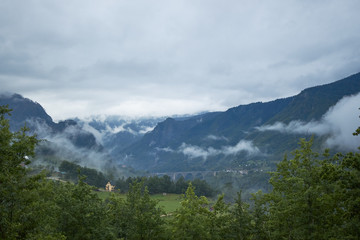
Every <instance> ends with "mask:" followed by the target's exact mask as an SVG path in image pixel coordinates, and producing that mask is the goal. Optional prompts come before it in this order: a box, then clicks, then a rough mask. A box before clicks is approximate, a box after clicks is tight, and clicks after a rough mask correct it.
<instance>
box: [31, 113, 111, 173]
mask: <svg viewBox="0 0 360 240" xmlns="http://www.w3.org/2000/svg"><path fill="white" fill-rule="evenodd" d="M27 124H29V126H31V128H32V129H34V131H35V133H36V134H37V136H38V138H39V139H43V140H46V141H45V145H46V146H47V147H49V148H50V149H51V150H52V151H53V152H54V153H55V155H56V156H58V157H59V158H60V159H62V160H67V161H72V162H75V163H76V164H79V165H81V166H85V167H90V168H95V169H98V170H101V171H104V170H105V171H106V170H108V169H109V166H110V165H109V164H112V163H111V158H110V157H109V155H108V154H107V153H106V152H105V151H101V150H100V149H98V146H94V147H95V148H89V147H79V146H76V145H75V144H74V142H73V141H72V138H74V137H75V138H76V137H79V136H81V134H86V133H88V132H86V130H85V129H86V128H85V129H83V128H82V127H81V126H78V125H75V126H67V127H66V128H65V129H64V131H62V132H55V133H54V131H53V130H52V129H51V128H50V127H49V126H48V125H47V124H45V123H43V122H39V121H37V120H36V119H28V120H27ZM42 144H44V143H43V142H40V146H41V145H42ZM40 156H41V155H40ZM39 161H42V159H39V156H37V159H36V161H35V162H34V163H35V164H36V163H37V162H39Z"/></svg>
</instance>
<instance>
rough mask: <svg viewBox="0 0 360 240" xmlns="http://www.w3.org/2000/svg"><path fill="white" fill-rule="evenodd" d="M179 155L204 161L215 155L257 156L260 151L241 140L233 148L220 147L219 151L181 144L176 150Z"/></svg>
mask: <svg viewBox="0 0 360 240" xmlns="http://www.w3.org/2000/svg"><path fill="white" fill-rule="evenodd" d="M177 151H178V152H179V153H182V154H183V155H185V156H187V157H189V158H190V159H192V158H198V157H201V158H203V159H204V160H205V159H207V158H208V157H211V156H216V155H220V154H222V155H225V156H228V155H236V154H238V153H240V152H246V153H247V154H248V155H254V154H259V153H260V150H259V149H258V148H257V147H256V146H254V144H253V143H252V142H251V141H246V140H241V141H239V142H238V143H237V144H236V145H235V146H229V145H226V146H222V147H221V149H215V148H213V147H208V148H203V147H199V146H194V145H190V144H186V143H182V144H181V145H180V147H179V148H178V150H177Z"/></svg>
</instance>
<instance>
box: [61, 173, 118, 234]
mask: <svg viewBox="0 0 360 240" xmlns="http://www.w3.org/2000/svg"><path fill="white" fill-rule="evenodd" d="M55 191H56V192H57V193H56V196H55V202H56V204H57V206H58V210H59V211H58V222H59V223H58V230H59V232H61V233H62V234H63V235H65V236H66V237H67V239H82V240H85V239H111V238H112V236H113V235H112V229H111V228H110V227H109V222H108V219H109V218H108V215H107V209H106V205H105V203H104V202H103V201H102V200H101V199H99V197H98V196H97V195H96V194H95V193H93V191H92V187H91V186H89V185H87V184H86V183H85V182H84V177H80V179H79V182H78V184H76V185H73V184H71V183H60V184H58V185H57V187H56V189H55Z"/></svg>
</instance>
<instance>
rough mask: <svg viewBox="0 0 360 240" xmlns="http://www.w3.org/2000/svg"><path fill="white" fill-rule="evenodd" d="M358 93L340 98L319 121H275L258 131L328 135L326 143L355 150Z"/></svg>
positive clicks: (357, 123)
mask: <svg viewBox="0 0 360 240" xmlns="http://www.w3.org/2000/svg"><path fill="white" fill-rule="evenodd" d="M359 107H360V94H357V95H354V96H348V97H344V98H342V99H341V100H340V101H339V102H337V103H336V105H335V106H333V107H331V108H330V109H329V110H328V111H327V112H326V113H325V114H324V116H323V117H322V119H321V120H320V121H311V122H309V123H304V122H301V121H292V122H290V123H289V124H287V125H286V124H284V123H281V122H277V123H275V124H273V125H264V126H260V127H257V129H258V130H259V131H279V132H283V133H296V134H302V133H306V134H316V135H329V137H328V139H327V141H326V144H327V145H328V146H329V147H340V148H343V149H345V150H356V149H357V147H359V146H360V141H359V139H358V138H356V137H354V136H353V135H352V133H353V132H354V131H355V129H357V127H358V126H359V125H360V120H359V115H360V113H359V111H358V109H359Z"/></svg>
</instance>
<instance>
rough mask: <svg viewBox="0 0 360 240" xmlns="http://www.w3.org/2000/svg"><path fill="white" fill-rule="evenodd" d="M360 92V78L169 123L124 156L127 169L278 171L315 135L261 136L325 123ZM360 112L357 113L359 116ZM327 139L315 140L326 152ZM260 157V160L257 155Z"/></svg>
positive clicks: (160, 170)
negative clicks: (279, 127) (277, 165)
mask: <svg viewBox="0 0 360 240" xmlns="http://www.w3.org/2000/svg"><path fill="white" fill-rule="evenodd" d="M359 92H360V73H357V74H354V75H352V76H349V77H347V78H345V79H342V80H339V81H336V82H334V83H330V84H326V85H322V86H316V87H312V88H308V89H305V90H303V91H302V92H301V93H299V94H298V95H296V96H293V97H288V98H284V99H278V100H275V101H270V102H265V103H262V102H258V103H252V104H248V105H240V106H237V107H234V108H231V109H229V110H227V111H225V112H216V113H207V114H202V115H199V116H194V117H192V118H188V119H186V120H176V119H170V118H169V119H166V120H165V121H164V122H161V123H159V124H158V125H157V126H156V128H155V129H154V130H153V131H151V132H149V133H147V134H146V135H145V136H144V137H143V138H142V139H141V140H140V141H138V142H136V143H134V144H132V145H131V146H129V147H128V148H126V149H125V150H124V151H123V152H122V157H123V159H124V162H125V163H126V164H130V165H131V166H134V167H135V168H140V169H146V170H149V171H157V172H167V171H189V170H208V169H224V168H236V167H244V166H245V165H249V164H247V163H250V162H251V163H254V164H253V165H254V166H260V165H262V164H268V165H269V166H273V164H274V160H276V159H279V157H281V156H280V155H281V154H283V153H284V152H285V151H287V152H288V151H291V149H294V148H295V147H296V146H297V142H298V140H299V138H300V137H309V136H311V135H312V134H311V133H295V134H294V133H291V134H289V133H285V132H279V131H259V127H260V126H265V125H271V124H275V123H278V122H281V123H282V124H290V123H292V122H293V121H300V122H305V123H307V122H311V121H319V120H321V118H322V117H323V116H324V114H325V113H326V112H327V111H328V110H329V109H330V108H331V107H332V106H334V105H335V104H336V103H337V102H338V101H339V100H340V99H342V98H343V97H345V96H350V95H353V94H357V93H359ZM355 112H356V109H354V113H355ZM327 137H328V136H327V135H319V136H315V140H316V141H315V142H316V143H315V145H316V146H317V147H319V148H320V147H322V145H323V144H324V142H325V141H326V140H327ZM255 153H257V154H255Z"/></svg>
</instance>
